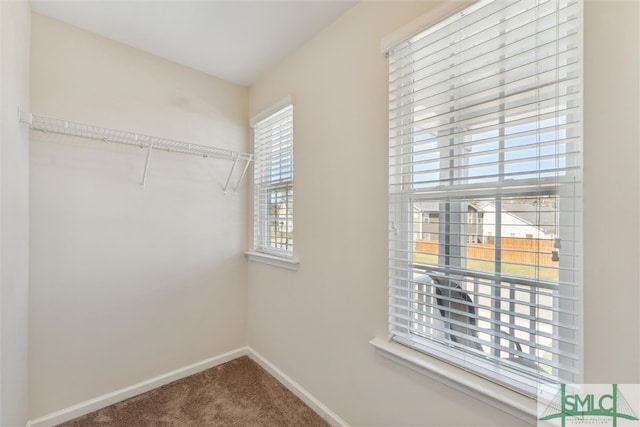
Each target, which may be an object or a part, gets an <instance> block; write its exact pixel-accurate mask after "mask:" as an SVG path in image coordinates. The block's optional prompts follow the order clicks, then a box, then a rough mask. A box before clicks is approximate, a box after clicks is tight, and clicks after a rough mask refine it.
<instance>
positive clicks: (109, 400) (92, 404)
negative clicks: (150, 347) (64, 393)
mask: <svg viewBox="0 0 640 427" xmlns="http://www.w3.org/2000/svg"><path fill="white" fill-rule="evenodd" d="M249 354H250V350H249V348H248V347H241V348H238V349H236V350H232V351H229V352H227V353H224V354H221V355H219V356H215V357H212V358H210V359H206V360H203V361H201V362H197V363H194V364H193V365H189V366H185V367H183V368H180V369H176V370H174V371H171V372H168V373H166V374H163V375H159V376H157V377H155V378H151V379H149V380H146V381H142V382H140V383H138V384H134V385H131V386H129V387H125V388H122V389H120V390H116V391H114V392H111V393H107V394H103V395H102V396H98V397H96V398H94V399H90V400H87V401H85V402H82V403H79V404H77V405H73V406H70V407H68V408H65V409H61V410H59V411H56V412H53V413H51V414H48V415H45V416H43V417H40V418H37V419H35V420H30V421H29V422H28V423H27V427H52V426H55V425H57V424H60V423H64V422H65V421H69V420H72V419H74V418H78V417H81V416H82V415H86V414H88V413H91V412H94V411H97V410H99V409H102V408H104V407H107V406H109V405H113V404H114V403H118V402H121V401H123V400H125V399H129V398H131V397H134V396H137V395H139V394H141V393H145V392H147V391H149V390H153V389H154V388H158V387H161V386H163V385H165V384H169V383H171V382H173V381H177V380H180V379H182V378H186V377H188V376H190V375H193V374H197V373H198V372H201V371H204V370H206V369H209V368H213V367H214V366H218V365H221V364H223V363H226V362H229V361H231V360H233V359H237V358H238V357H241V356H248V355H249Z"/></svg>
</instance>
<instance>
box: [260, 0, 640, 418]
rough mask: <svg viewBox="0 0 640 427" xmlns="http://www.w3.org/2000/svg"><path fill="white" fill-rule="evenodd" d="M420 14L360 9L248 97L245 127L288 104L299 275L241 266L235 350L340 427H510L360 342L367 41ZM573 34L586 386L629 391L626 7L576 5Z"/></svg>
mask: <svg viewBox="0 0 640 427" xmlns="http://www.w3.org/2000/svg"><path fill="white" fill-rule="evenodd" d="M433 5H434V3H431V2H417V3H410V2H393V3H389V2H362V3H360V4H359V5H358V6H356V7H355V8H353V9H352V10H350V11H349V12H348V13H347V14H346V15H344V16H343V17H342V18H341V19H340V20H339V21H337V22H336V23H335V24H334V25H332V26H331V27H329V28H327V29H326V30H325V31H324V32H323V33H321V34H320V35H319V36H317V37H316V38H315V39H314V40H313V41H311V42H310V43H308V44H306V45H305V46H304V47H303V48H301V49H300V50H299V51H298V52H297V53H296V54H295V55H293V56H291V57H290V58H289V59H288V60H287V61H286V62H285V63H283V64H281V65H280V66H279V67H278V68H277V69H276V70H274V71H273V72H272V73H271V74H270V75H269V76H267V77H266V78H264V79H262V80H261V81H260V82H258V83H257V84H255V85H254V86H253V87H252V88H251V91H250V114H255V113H257V112H259V111H260V110H261V109H263V108H266V107H268V106H269V105H270V104H271V103H274V102H276V101H277V100H279V99H281V98H282V97H283V96H286V95H289V94H291V95H294V96H295V98H296V107H295V108H296V109H295V133H294V138H295V174H296V176H295V198H296V199H295V208H294V209H295V215H296V217H295V248H296V251H297V255H298V256H299V258H300V269H299V271H297V272H291V271H285V270H280V269H278V268H274V267H270V266H265V265H262V264H256V263H251V264H250V265H249V325H248V328H249V335H248V338H249V345H250V346H251V347H253V348H254V349H255V350H256V351H258V352H259V353H260V354H262V355H264V356H265V357H266V358H267V359H269V360H270V361H271V362H273V363H274V364H275V365H276V366H278V367H279V368H280V369H282V370H283V371H284V372H286V373H287V374H288V375H290V376H291V377H292V378H294V379H295V380H296V381H297V382H299V383H300V384H301V385H302V386H303V387H305V388H307V390H309V391H310V392H311V393H312V394H314V395H315V396H316V397H318V398H319V399H320V400H321V401H322V402H324V403H325V404H326V405H327V406H328V407H329V408H331V409H332V410H334V411H335V412H336V413H338V414H339V415H340V416H341V417H343V418H344V419H345V420H346V421H347V422H349V423H350V424H352V425H354V426H365V425H366V426H372V425H379V426H389V425H439V426H444V425H469V426H479V425H490V426H501V425H502V426H513V425H518V423H519V421H518V420H516V419H514V418H511V417H510V416H508V415H506V414H504V413H502V412H500V411H498V410H495V409H493V408H491V407H489V406H486V405H484V404H482V403H479V402H478V401H476V400H475V399H472V398H469V397H467V396H465V395H462V394H460V393H458V392H456V391H454V390H452V389H450V388H448V387H446V386H443V385H441V384H439V383H436V382H434V381H432V380H431V379H429V378H426V377H423V376H420V375H418V374H415V373H414V372H412V371H409V370H407V369H405V368H403V367H401V366H398V365H396V364H394V363H393V362H390V361H387V360H386V359H382V358H380V357H379V356H376V354H375V351H374V349H373V348H372V347H371V346H370V345H369V344H368V341H369V340H370V339H372V338H373V337H376V336H378V337H385V336H386V331H387V302H388V289H387V255H388V254H387V228H388V227H387V164H388V162H387V146H388V145H387V144H388V143H387V105H386V102H387V62H386V60H385V59H384V57H383V56H382V55H381V54H380V49H379V46H380V40H381V38H382V37H383V36H385V35H387V34H388V33H390V32H392V31H394V30H396V29H397V28H399V27H400V26H402V25H404V24H406V23H407V22H410V21H411V20H412V19H414V18H415V17H417V16H419V15H420V14H422V13H423V12H426V11H427V10H428V9H429V8H431V7H432V6H433ZM612 23H615V24H612ZM612 27H615V28H612ZM585 31H586V36H585V40H586V49H585V50H586V52H585V63H586V78H585V98H586V106H585V120H586V123H587V124H586V129H585V165H586V166H585V168H586V177H585V210H586V214H585V241H586V250H585V252H586V254H585V264H586V278H585V295H586V296H585V298H586V303H585V325H586V328H587V330H586V336H585V343H586V379H587V380H588V381H591V382H593V381H598V382H620V383H625V382H627V383H638V382H640V366H639V363H638V361H639V360H640V351H639V340H640V330H639V320H640V318H639V316H638V303H639V294H638V287H639V286H638V284H639V274H638V260H639V252H638V238H637V237H638V235H639V230H638V205H639V194H640V192H639V190H638V181H639V178H638V170H637V161H638V157H639V156H638V154H639V153H638V124H637V118H638V116H639V114H638V85H637V80H638V79H637V76H638V39H639V37H638V3H637V2H627V3H619V2H601V3H597V2H589V3H588V4H587V7H586V29H585ZM610 80H612V81H615V83H611V82H610ZM610 132H613V133H614V136H613V137H609V136H608V134H609V133H610ZM616 207H618V208H617V209H616ZM612 208H613V209H612ZM614 215H616V216H614ZM617 215H619V216H617ZM616 218H619V219H616ZM363 242H366V244H363ZM593 242H597V244H592V243H593Z"/></svg>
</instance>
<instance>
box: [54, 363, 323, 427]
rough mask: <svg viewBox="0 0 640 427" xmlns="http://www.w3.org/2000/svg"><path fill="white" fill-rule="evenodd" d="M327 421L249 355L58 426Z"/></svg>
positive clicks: (280, 426)
mask: <svg viewBox="0 0 640 427" xmlns="http://www.w3.org/2000/svg"><path fill="white" fill-rule="evenodd" d="M328 425H329V424H327V423H326V422H325V421H324V420H323V419H322V418H321V417H320V416H319V415H318V414H316V413H315V412H314V411H313V410H312V409H311V408H309V407H308V406H307V405H305V404H304V402H302V401H301V400H300V399H299V398H298V397H296V396H295V395H294V394H293V393H291V392H290V391H289V390H288V389H287V388H286V387H284V386H283V385H282V384H280V383H279V382H278V381H277V380H276V379H275V378H274V377H273V376H271V375H270V374H269V373H267V372H266V371H265V370H264V369H262V367H260V366H259V365H258V364H256V363H255V362H254V361H252V360H251V359H249V358H248V357H246V356H245V357H240V358H238V359H235V360H232V361H230V362H227V363H224V364H222V365H219V366H216V367H214V368H211V369H208V370H206V371H203V372H200V373H198V374H195V375H192V376H190V377H187V378H184V379H181V380H178V381H175V382H173V383H170V384H167V385H165V386H162V387H159V388H157V389H155V390H151V391H149V392H147V393H144V394H141V395H139V396H135V397H132V398H131V399H127V400H124V401H122V402H119V403H116V404H114V405H111V406H108V407H106V408H103V409H101V410H99V411H96V412H92V413H90V414H87V415H84V416H82V417H80V418H76V419H75V420H71V421H68V422H66V423H63V424H60V425H59V426H60V427H84V426H104V427H106V426H109V427H147V426H161V427H169V426H175V427H182V426H185V427H190V426H247V427H254V426H255V427H305V426H308V427H316V426H318V427H321V426H322V427H326V426H328Z"/></svg>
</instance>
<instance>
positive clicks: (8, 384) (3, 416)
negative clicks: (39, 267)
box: [0, 1, 31, 426]
mask: <svg viewBox="0 0 640 427" xmlns="http://www.w3.org/2000/svg"><path fill="white" fill-rule="evenodd" d="M30 22H31V14H30V10H29V5H28V3H27V2H26V1H13V2H5V1H0V46H1V49H0V99H1V102H0V186H1V190H0V242H1V248H0V272H1V273H0V313H1V315H0V425H2V426H24V425H25V423H26V421H27V415H28V413H27V412H28V367H27V360H28V290H29V289H28V283H29V134H28V130H27V129H26V128H25V127H24V125H20V124H19V123H18V108H23V109H27V110H28V109H29V30H30Z"/></svg>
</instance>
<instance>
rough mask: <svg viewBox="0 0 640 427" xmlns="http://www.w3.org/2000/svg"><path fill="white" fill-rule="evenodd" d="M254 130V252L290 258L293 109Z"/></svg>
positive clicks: (264, 119) (287, 107)
mask: <svg viewBox="0 0 640 427" xmlns="http://www.w3.org/2000/svg"><path fill="white" fill-rule="evenodd" d="M252 125H253V128H254V156H255V162H254V250H255V251H257V252H262V253H266V254H269V255H274V256H281V257H291V256H292V255H293V106H292V105H288V106H286V107H284V108H282V109H280V110H278V111H277V112H275V113H274V114H271V115H269V116H268V117H266V118H263V119H261V120H259V121H258V122H256V123H252Z"/></svg>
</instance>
